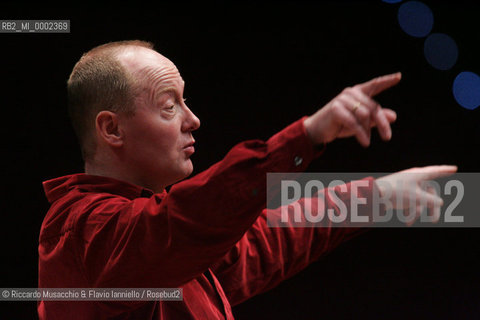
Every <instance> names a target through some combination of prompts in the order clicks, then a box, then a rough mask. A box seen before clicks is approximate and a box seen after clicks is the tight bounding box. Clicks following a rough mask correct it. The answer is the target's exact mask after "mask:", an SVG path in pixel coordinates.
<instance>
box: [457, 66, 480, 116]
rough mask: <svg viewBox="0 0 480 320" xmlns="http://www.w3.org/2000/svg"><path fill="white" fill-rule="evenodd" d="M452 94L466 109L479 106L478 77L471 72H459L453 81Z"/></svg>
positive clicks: (479, 83) (479, 90)
mask: <svg viewBox="0 0 480 320" xmlns="http://www.w3.org/2000/svg"><path fill="white" fill-rule="evenodd" d="M453 96H454V97H455V100H457V102H458V104H459V105H461V106H462V107H464V108H466V109H470V110H473V109H475V108H477V107H478V106H480V77H479V76H478V75H477V74H476V73H473V72H469V71H464V72H460V73H459V74H458V76H457V77H456V78H455V80H454V81H453Z"/></svg>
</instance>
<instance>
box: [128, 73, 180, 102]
mask: <svg viewBox="0 0 480 320" xmlns="http://www.w3.org/2000/svg"><path fill="white" fill-rule="evenodd" d="M136 73H137V77H139V78H141V81H144V85H143V88H144V91H146V92H147V94H148V97H149V99H151V101H155V100H156V99H158V98H159V96H160V95H162V94H163V93H165V92H167V91H173V92H174V91H176V90H177V88H178V87H179V86H178V84H177V83H178V82H179V81H176V80H177V79H180V80H181V83H183V84H184V83H185V82H184V81H183V79H182V78H181V76H180V73H179V72H178V70H177V68H176V67H175V66H174V65H173V66H162V67H160V68H159V67H152V66H145V67H143V68H141V69H140V70H138V71H137V72H136Z"/></svg>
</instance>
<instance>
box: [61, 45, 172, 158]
mask: <svg viewBox="0 0 480 320" xmlns="http://www.w3.org/2000/svg"><path fill="white" fill-rule="evenodd" d="M138 55H140V58H139V56H138ZM143 59H145V60H143ZM154 59H162V61H164V64H165V68H166V69H167V70H170V71H172V70H175V71H176V72H178V71H177V70H176V68H175V66H174V65H173V63H172V62H171V61H170V60H168V59H167V58H165V57H163V56H161V55H160V54H159V53H157V52H156V51H154V50H153V45H152V44H151V43H149V42H144V41H139V40H133V41H119V42H111V43H107V44H104V45H101V46H98V47H95V48H93V49H92V50H90V51H88V52H87V53H85V54H84V55H83V56H82V57H81V58H80V60H79V61H78V62H77V63H76V65H75V67H74V68H73V71H72V73H71V74H70V77H69V79H68V82H67V89H68V106H69V114H70V118H71V120H72V124H73V127H74V129H75V132H76V134H77V137H78V139H79V142H80V146H81V149H82V156H83V159H84V160H85V161H87V160H88V159H91V158H92V157H93V155H94V153H95V148H96V142H95V134H94V131H95V117H96V115H97V114H98V113H99V112H100V111H102V110H109V111H112V112H116V113H124V114H126V115H133V114H134V112H135V102H134V101H135V97H136V96H138V94H139V92H140V91H141V90H142V88H143V86H142V85H141V84H142V82H143V81H145V80H148V73H146V74H143V72H142V70H143V71H145V70H146V69H145V68H147V69H148V67H149V65H150V63H151V62H152V61H154Z"/></svg>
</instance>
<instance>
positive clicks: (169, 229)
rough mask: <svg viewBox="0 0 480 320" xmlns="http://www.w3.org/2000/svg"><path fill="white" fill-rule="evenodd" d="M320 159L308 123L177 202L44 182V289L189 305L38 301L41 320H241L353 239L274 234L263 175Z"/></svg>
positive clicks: (261, 145) (239, 153)
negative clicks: (129, 294) (152, 292)
mask: <svg viewBox="0 0 480 320" xmlns="http://www.w3.org/2000/svg"><path fill="white" fill-rule="evenodd" d="M316 155H318V152H317V151H316V150H315V148H314V146H313V145H312V143H311V142H310V140H309V138H308V137H307V135H306V132H305V128H304V126H303V119H301V120H299V121H297V122H295V123H293V124H292V125H290V126H289V127H287V128H286V129H284V130H282V131H281V132H279V133H277V134H276V135H274V136H273V137H272V138H270V139H269V140H268V141H266V142H263V141H259V140H253V141H247V142H243V143H240V144H238V145H237V146H235V147H234V148H233V149H232V150H231V151H230V152H229V153H228V154H227V155H226V157H225V158H224V159H223V160H222V161H220V162H218V163H216V164H215V165H213V166H212V167H210V168H209V169H208V170H206V171H204V172H202V173H200V174H198V175H197V176H195V177H193V178H191V179H188V180H184V181H182V182H180V183H177V184H175V185H173V186H172V188H171V189H170V191H169V192H168V193H167V192H166V191H163V193H157V194H154V193H153V192H151V191H149V190H147V189H144V188H142V187H139V186H136V185H133V184H130V183H127V182H123V181H119V180H116V179H112V178H108V177H100V176H92V175H86V174H75V175H69V176H65V177H60V178H57V179H53V180H49V181H46V182H44V189H45V193H46V196H47V199H48V201H49V202H50V203H51V208H50V210H49V211H48V213H47V215H46V216H45V219H44V221H43V224H42V227H41V232H40V239H39V242H40V244H39V249H38V250H39V288H178V287H181V288H183V301H180V302H172V301H169V302H167V301H73V302H70V301H41V302H39V304H38V313H39V317H40V319H49V320H51V319H61V320H64V319H68V320H74V319H233V315H232V311H231V305H235V304H238V303H240V302H242V301H244V300H246V299H248V298H250V297H252V296H253V295H256V294H258V293H261V292H264V291H266V290H268V289H270V288H272V287H274V286H275V285H277V284H278V283H280V282H281V281H282V280H284V279H286V278H288V277H290V276H291V275H293V274H295V273H297V272H298V271H300V270H302V269H303V268H305V267H306V266H307V265H308V264H309V263H311V262H312V261H314V260H316V259H317V258H318V257H320V256H321V255H322V254H323V253H325V252H328V251H329V250H331V249H332V248H334V247H335V246H337V245H338V244H340V243H341V242H342V241H344V240H345V239H347V238H349V237H350V236H351V235H353V234H354V233H355V231H354V230H352V229H349V228H269V227H267V225H266V212H267V210H266V209H265V206H266V203H265V199H266V191H265V190H266V173H267V172H291V171H302V170H304V169H305V168H306V167H307V166H308V164H309V163H310V161H311V160H312V159H313V158H314V157H315V156H316ZM370 193H371V190H370V189H368V190H366V191H365V196H366V197H369V196H370V195H369V194H370ZM328 202H329V200H328V199H327V200H326V204H325V205H326V206H332V204H331V203H328Z"/></svg>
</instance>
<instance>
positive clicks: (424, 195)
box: [375, 165, 457, 226]
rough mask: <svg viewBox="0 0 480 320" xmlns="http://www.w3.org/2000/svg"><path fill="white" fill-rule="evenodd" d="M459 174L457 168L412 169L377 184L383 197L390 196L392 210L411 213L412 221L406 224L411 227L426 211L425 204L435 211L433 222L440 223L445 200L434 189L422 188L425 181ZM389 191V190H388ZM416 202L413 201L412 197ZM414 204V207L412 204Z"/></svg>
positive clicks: (378, 181)
mask: <svg viewBox="0 0 480 320" xmlns="http://www.w3.org/2000/svg"><path fill="white" fill-rule="evenodd" d="M455 172H457V166H450V165H441V166H428V167H421V168H411V169H408V170H403V171H400V172H396V173H393V174H390V175H388V176H384V177H381V178H378V179H376V181H375V182H376V184H377V187H378V190H379V192H380V196H381V197H385V194H388V195H389V199H388V200H389V201H390V202H391V203H392V206H393V208H392V209H403V210H407V211H409V212H410V215H411V217H412V218H411V219H410V220H409V221H408V222H407V223H406V225H407V226H411V225H412V224H413V223H415V221H416V220H417V219H418V218H419V217H420V214H421V213H422V212H423V210H424V204H426V206H427V208H428V209H430V210H431V211H433V215H432V218H431V219H432V220H431V221H432V222H433V223H435V222H438V220H439V218H440V207H441V206H442V205H443V200H442V198H440V196H439V195H438V194H437V193H436V191H435V189H434V188H427V189H426V190H424V189H422V188H421V184H422V182H423V181H427V180H434V179H437V178H441V177H447V176H450V175H452V174H454V173H455ZM387 189H388V190H387ZM412 196H413V197H415V199H414V200H415V201H411V200H412V199H410V198H411V197H412ZM412 203H414V205H413V206H412V205H411V204H412Z"/></svg>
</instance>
